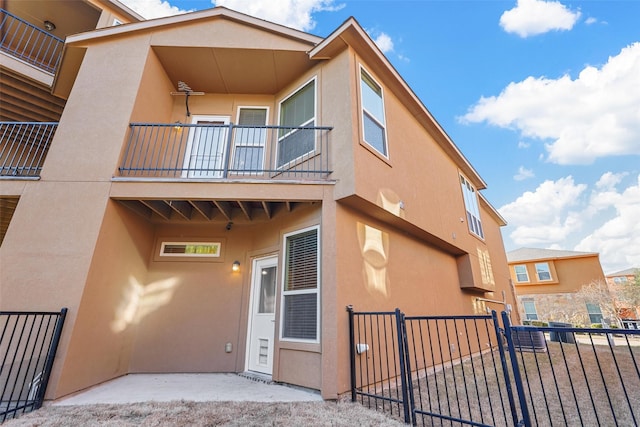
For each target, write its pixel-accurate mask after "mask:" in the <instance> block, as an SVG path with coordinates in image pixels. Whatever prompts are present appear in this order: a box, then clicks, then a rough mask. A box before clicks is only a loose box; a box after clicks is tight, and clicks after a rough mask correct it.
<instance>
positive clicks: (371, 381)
mask: <svg viewBox="0 0 640 427" xmlns="http://www.w3.org/2000/svg"><path fill="white" fill-rule="evenodd" d="M347 311H348V312H349V337H350V358H351V360H350V364H351V396H352V400H353V401H359V402H360V403H362V404H364V405H367V406H368V407H370V408H375V409H378V410H382V411H386V412H388V413H390V414H391V415H394V416H397V417H398V418H400V419H402V420H404V421H405V422H406V423H413V424H421V425H473V426H532V425H545V426H546V425H548V426H554V425H557V426H566V425H630V426H631V425H639V423H640V330H629V329H584V328H571V327H534V326H511V324H510V320H509V316H508V314H507V313H505V312H503V313H502V325H503V327H500V324H499V323H500V322H499V320H498V315H497V313H496V312H495V311H494V312H492V314H491V315H487V316H485V315H474V316H405V315H404V314H403V313H402V312H400V310H398V309H396V311H395V312H362V313H360V312H357V313H356V312H354V311H353V308H351V307H350V306H349V307H347Z"/></svg>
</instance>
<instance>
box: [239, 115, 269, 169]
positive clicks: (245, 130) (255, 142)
mask: <svg viewBox="0 0 640 427" xmlns="http://www.w3.org/2000/svg"><path fill="white" fill-rule="evenodd" d="M267 113H268V109H267V108H261V107H240V108H239V110H238V126H237V127H236V128H235V134H234V138H233V147H234V148H233V172H236V173H239V174H242V173H245V172H250V171H261V170H263V169H264V146H265V143H266V141H267V129H266V128H265V125H266V124H267Z"/></svg>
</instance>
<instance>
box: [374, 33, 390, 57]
mask: <svg viewBox="0 0 640 427" xmlns="http://www.w3.org/2000/svg"><path fill="white" fill-rule="evenodd" d="M374 42H375V43H376V45H378V47H379V48H380V50H381V51H382V52H384V53H388V52H391V51H393V40H391V37H389V35H388V34H386V33H380V34H379V35H378V36H377V37H376V38H375V40H374Z"/></svg>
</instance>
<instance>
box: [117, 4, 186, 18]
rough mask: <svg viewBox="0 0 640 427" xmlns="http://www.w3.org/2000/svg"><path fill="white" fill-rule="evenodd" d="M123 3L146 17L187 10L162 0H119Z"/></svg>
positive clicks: (179, 12) (176, 13) (157, 16)
mask: <svg viewBox="0 0 640 427" xmlns="http://www.w3.org/2000/svg"><path fill="white" fill-rule="evenodd" d="M120 1H121V2H122V3H123V4H124V5H126V6H128V7H130V8H131V9H133V10H134V11H135V12H138V13H139V14H140V15H142V16H143V17H144V18H146V19H153V18H162V17H164V16H172V15H179V14H181V13H186V12H189V10H183V9H180V8H178V7H175V6H171V5H170V4H169V2H167V1H163V0H120Z"/></svg>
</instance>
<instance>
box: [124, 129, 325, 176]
mask: <svg viewBox="0 0 640 427" xmlns="http://www.w3.org/2000/svg"><path fill="white" fill-rule="evenodd" d="M130 128H131V129H130V132H129V139H128V141H127V143H126V147H125V150H124V154H123V156H122V161H121V164H120V167H119V168H118V173H119V176H122V177H137V178H167V179H294V180H297V179H301V180H308V179H317V180H322V179H326V178H327V177H328V175H329V174H330V173H331V167H330V164H329V159H330V156H329V150H330V138H329V135H330V131H331V130H332V129H333V128H331V127H283V126H243V125H235V124H233V123H231V124H228V125H211V124H207V125H204V124H197V125H196V124H180V123H174V124H159V123H131V124H130Z"/></svg>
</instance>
